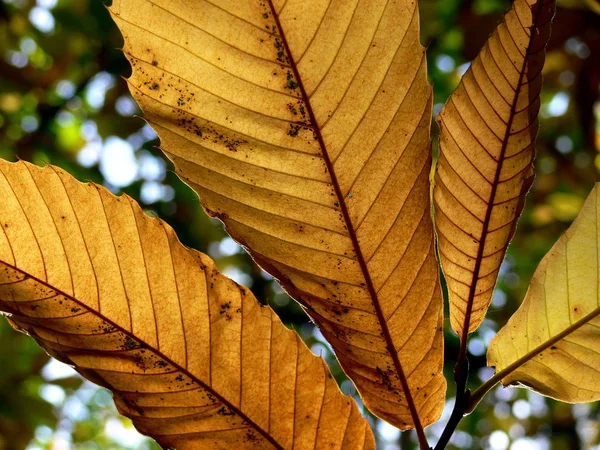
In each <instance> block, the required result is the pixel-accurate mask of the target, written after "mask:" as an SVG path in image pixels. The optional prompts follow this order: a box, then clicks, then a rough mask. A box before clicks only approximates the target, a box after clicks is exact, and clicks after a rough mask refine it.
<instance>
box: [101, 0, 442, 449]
mask: <svg viewBox="0 0 600 450" xmlns="http://www.w3.org/2000/svg"><path fill="white" fill-rule="evenodd" d="M111 12H112V14H113V16H114V19H115V21H116V23H117V25H118V26H119V28H120V29H121V31H122V33H123V36H124V38H125V47H124V52H125V53H126V55H127V56H128V58H129V60H130V61H131V64H132V66H133V74H132V76H131V78H130V79H129V84H130V89H131V92H132V93H133V95H134V97H135V99H136V100H137V101H138V103H139V104H140V106H141V108H142V109H143V111H144V118H145V119H146V120H147V121H148V122H149V123H150V124H151V125H152V126H153V127H154V129H155V130H156V131H157V132H158V134H159V136H160V137H161V147H162V149H163V150H164V151H165V153H166V154H167V155H168V156H169V157H170V158H171V159H172V160H173V162H174V164H175V167H176V172H177V174H179V176H180V177H182V178H183V179H184V181H186V182H187V183H188V184H189V185H190V186H191V187H192V188H193V189H195V190H196V192H198V194H199V196H200V201H201V202H202V204H203V206H204V208H205V209H206V210H207V212H208V213H209V214H210V215H212V216H214V217H218V218H219V219H221V220H222V221H223V222H224V224H225V226H226V228H227V230H228V232H229V233H230V234H231V235H232V237H233V238H234V239H235V240H237V241H238V242H240V243H241V244H242V245H244V246H245V247H246V248H247V249H248V250H249V251H250V253H251V254H252V256H253V257H254V259H255V260H256V261H257V263H258V264H260V265H261V266H262V267H263V268H264V269H265V270H266V271H268V272H270V273H271V274H273V275H274V276H275V277H276V278H277V279H278V280H279V282H280V283H281V284H282V285H283V286H284V288H285V289H286V290H287V291H288V292H289V293H290V295H291V296H292V297H294V298H295V299H296V300H298V301H299V302H300V303H301V304H302V305H303V306H304V307H305V308H306V310H307V312H308V314H309V315H310V316H311V317H312V318H313V319H314V320H315V322H316V323H317V325H318V326H319V328H320V329H321V331H322V332H323V334H324V336H325V337H326V338H327V340H328V341H329V342H330V343H331V344H332V346H333V348H334V349H335V351H336V354H337V356H338V358H339V360H340V363H341V365H342V367H343V368H344V370H345V371H346V373H347V374H348V376H349V377H350V378H352V380H353V381H354V382H355V384H356V386H357V388H358V390H359V391H360V393H361V396H362V397H363V399H364V401H365V403H366V405H367V406H368V407H369V408H370V409H371V411H373V412H374V413H375V414H377V415H378V416H379V417H382V418H384V419H386V420H388V421H390V422H391V423H392V424H394V425H396V426H398V427H400V428H403V429H405V428H408V427H412V426H416V428H417V431H418V432H419V434H420V436H421V437H422V440H421V443H423V439H424V434H423V432H422V426H426V425H428V424H430V423H432V422H434V421H435V420H436V419H437V418H438V417H439V415H440V413H441V411H442V408H443V406H444V394H445V386H446V381H445V379H444V377H443V374H442V365H443V334H442V309H443V305H442V298H441V294H440V287H439V282H438V273H437V264H436V261H435V253H434V246H433V231H432V223H431V220H430V206H429V180H428V176H429V172H430V164H431V161H430V160H431V156H430V138H429V124H430V117H431V98H432V92H431V87H430V86H429V85H428V83H427V78H426V60H425V51H424V49H423V47H422V46H421V45H420V43H419V16H418V9H417V4H416V2H414V1H412V0H410V1H409V0H395V1H390V2H386V1H383V0H378V1H360V2H359V1H356V0H335V1H334V0H332V1H331V2H323V1H320V0H311V1H298V0H295V1H294V0H289V1H287V2H286V1H283V0H279V1H253V2H238V1H236V2H234V1H225V0H221V1H218V2H210V1H201V2H196V1H191V0H188V1H185V0H180V1H166V0H162V1H158V0H152V1H151V0H135V1H133V0H128V1H120V0H117V1H115V2H114V3H113V6H112V7H111Z"/></svg>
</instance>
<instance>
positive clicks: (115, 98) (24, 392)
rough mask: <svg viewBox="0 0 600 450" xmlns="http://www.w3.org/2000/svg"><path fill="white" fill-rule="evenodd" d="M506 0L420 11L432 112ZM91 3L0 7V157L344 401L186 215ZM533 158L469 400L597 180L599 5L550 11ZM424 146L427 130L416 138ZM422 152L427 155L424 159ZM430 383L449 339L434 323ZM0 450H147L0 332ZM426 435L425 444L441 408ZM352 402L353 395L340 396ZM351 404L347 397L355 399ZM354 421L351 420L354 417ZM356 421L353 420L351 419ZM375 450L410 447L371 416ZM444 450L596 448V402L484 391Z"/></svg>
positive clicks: (113, 34)
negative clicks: (233, 301) (206, 275)
mask: <svg viewBox="0 0 600 450" xmlns="http://www.w3.org/2000/svg"><path fill="white" fill-rule="evenodd" d="M509 5H510V2H509V0H420V9H421V22H422V41H423V43H424V44H425V45H427V46H428V58H429V69H430V78H431V82H432V83H433V86H434V90H435V107H434V114H436V113H438V112H439V111H440V109H441V107H442V105H443V103H444V102H445V100H446V98H447V97H448V95H449V94H450V93H451V92H452V91H453V89H454V88H455V87H456V85H457V83H458V81H459V79H460V77H461V75H462V74H463V73H464V72H465V70H466V69H467V68H468V65H469V61H470V60H471V59H473V58H474V57H475V56H476V54H477V52H478V51H479V49H480V48H481V46H482V45H483V43H484V42H485V40H486V39H487V37H488V36H489V34H490V33H491V31H492V30H493V29H494V27H495V25H496V24H497V22H498V20H499V19H500V17H501V15H502V13H503V12H504V11H505V10H506V9H507V8H508V7H509ZM121 46H122V40H121V36H120V34H119V32H118V30H117V29H116V27H115V25H114V23H113V22H112V21H111V19H110V17H109V14H108V12H107V10H106V9H105V7H104V5H103V2H102V1H101V0H37V1H35V0H0V157H1V158H5V159H9V160H15V159H17V158H21V159H24V160H27V161H32V162H34V163H36V164H41V165H43V164H45V163H51V164H55V165H58V166H60V167H63V168H65V169H66V170H68V171H69V172H70V173H71V174H73V175H74V176H75V177H77V178H78V179H80V180H82V181H84V180H93V181H95V182H97V183H101V184H104V185H105V186H107V187H108V188H109V189H110V190H112V191H113V192H115V193H119V192H126V193H127V194H129V195H131V196H132V197H134V198H136V199H137V200H138V201H139V202H140V203H141V204H142V205H143V207H144V208H145V209H146V210H147V211H148V212H149V213H151V214H155V215H157V216H159V217H162V218H163V219H165V220H166V221H167V222H169V223H170V224H171V225H172V226H173V227H174V228H175V229H176V230H177V233H178V234H179V237H180V239H181V241H182V242H183V243H184V244H186V245H188V246H191V247H194V248H196V249H199V250H201V251H203V252H205V253H208V254H209V255H210V256H211V257H213V258H214V259H215V260H216V261H217V263H218V265H219V267H220V269H221V270H222V271H223V272H224V273H225V274H227V275H228V276H230V277H231V278H233V279H235V280H236V281H238V282H239V283H242V284H244V285H246V286H249V287H251V288H252V290H253V291H254V293H255V295H256V296H257V298H258V299H260V300H261V301H263V302H265V303H267V302H268V303H269V304H270V305H271V306H272V307H273V308H274V309H275V310H276V311H277V313H278V314H279V315H280V316H281V318H282V319H283V320H284V322H285V323H286V324H287V325H288V326H289V327H293V328H294V329H296V330H297V331H298V332H299V333H300V334H301V335H302V338H303V339H304V340H305V342H306V343H307V344H308V345H309V347H311V349H312V351H313V352H314V353H315V354H317V355H323V357H324V358H325V359H326V360H327V362H328V363H329V364H330V366H331V367H332V370H333V372H334V374H335V376H336V378H337V380H338V382H339V383H340V386H341V388H342V390H343V391H344V392H345V393H350V394H353V395H355V396H356V394H355V389H354V387H353V385H352V383H351V382H349V381H348V380H347V379H346V378H345V376H344V374H343V373H342V371H341V370H340V369H339V366H338V365H337V362H336V360H335V357H334V356H333V355H332V353H331V351H330V349H329V347H328V345H327V344H326V343H325V342H324V341H323V339H322V336H321V334H320V333H319V332H318V331H317V330H316V329H315V328H314V327H313V326H312V324H310V323H309V322H308V320H307V317H306V315H305V314H304V313H303V311H302V310H301V308H300V307H299V306H298V305H297V304H296V303H295V302H293V301H292V300H290V299H289V297H288V296H287V295H286V294H285V293H284V292H283V291H282V290H281V289H280V288H279V287H278V286H277V285H276V284H275V283H274V282H273V281H272V279H271V277H269V276H268V275H267V274H265V273H264V272H261V271H260V269H258V268H257V267H256V266H255V265H254V264H253V263H252V261H251V260H250V258H249V257H248V256H247V255H246V254H245V253H244V252H243V251H242V250H241V249H240V247H239V246H238V245H237V244H236V243H235V242H234V241H233V240H231V239H230V238H228V237H227V235H226V234H225V233H224V231H223V229H222V227H221V225H220V222H217V221H213V220H211V219H209V218H207V216H206V215H205V214H204V212H203V211H202V209H201V208H200V206H199V204H198V202H197V200H196V197H195V194H193V193H192V192H191V191H190V189H188V188H187V187H186V186H185V185H183V184H182V183H181V182H180V181H179V180H178V179H177V177H176V176H175V175H174V174H173V172H172V167H171V165H170V163H169V162H168V161H166V160H165V159H164V158H163V157H162V155H161V153H160V151H158V150H157V149H156V148H155V146H157V145H158V140H157V139H156V135H155V134H154V132H153V131H152V130H151V129H150V128H149V127H148V126H147V125H145V123H144V122H143V121H142V120H141V119H140V118H137V117H135V115H136V114H139V109H138V108H137V106H136V104H135V103H134V101H133V100H132V99H131V97H130V95H129V92H128V90H127V86H126V83H125V81H124V80H123V79H122V77H127V76H128V75H129V73H130V68H129V65H128V63H127V61H126V60H125V57H124V56H123V54H122V53H121V52H120V51H119V50H117V49H119V48H121ZM544 73H545V84H544V92H543V94H542V105H541V112H540V125H541V129H540V134H539V138H538V144H537V151H538V153H537V159H536V166H537V178H536V181H535V184H534V186H533V188H532V191H531V193H530V195H529V197H528V201H527V205H526V209H525V212H524V213H523V216H522V218H521V220H520V222H519V228H518V230H517V234H516V237H515V239H514V241H513V243H512V245H511V246H510V248H509V252H508V256H507V258H506V262H505V264H504V266H503V268H502V272H501V276H500V279H499V282H498V287H497V289H496V292H495V294H494V298H493V303H492V306H491V309H490V312H489V314H488V318H487V319H486V320H485V322H484V323H483V325H482V326H481V327H480V328H479V330H478V331H477V332H476V333H475V334H473V335H472V337H471V340H470V343H469V352H470V361H471V380H470V383H471V385H472V386H477V385H479V384H481V382H482V381H483V380H486V379H487V378H489V376H490V375H491V372H492V370H491V369H489V368H486V367H485V350H486V347H487V344H488V343H489V341H490V339H491V338H492V337H493V336H494V335H495V333H496V332H497V330H498V329H499V327H501V326H502V325H503V324H504V323H506V321H507V319H508V318H509V317H510V315H511V314H512V313H513V312H514V311H515V309H516V308H517V306H518V305H519V303H520V301H521V299H522V298H523V295H524V293H525V290H526V288H527V285H528V282H529V279H530V277H531V275H532V273H533V271H534V269H535V267H536V266H537V264H538V262H539V260H540V259H541V257H542V256H543V255H544V254H545V253H546V251H547V250H548V249H549V248H550V247H551V246H552V244H553V243H554V242H555V240H556V239H557V237H558V236H559V235H560V233H561V232H563V231H564V230H565V229H566V228H567V227H568V225H569V224H570V222H571V221H572V220H573V219H574V218H575V216H576V214H577V212H578V211H579V208H580V206H581V204H582V202H583V200H584V199H585V197H586V195H587V193H588V192H589V191H590V189H591V188H592V186H593V185H594V183H595V182H596V181H597V179H598V173H599V170H600V99H599V97H600V4H599V3H596V0H559V1H558V11H557V15H556V20H555V25H554V26H553V34H552V39H551V41H550V44H549V47H548V56H547V61H546V67H545V71H544ZM432 133H433V136H434V138H435V137H436V136H437V129H436V128H435V126H434V127H433V129H432ZM436 147H437V142H435V140H434V150H435V151H436V152H437V148H436ZM446 343H447V344H446V354H447V356H446V361H447V363H446V368H445V370H446V375H447V378H448V380H449V381H450V380H452V370H453V366H454V360H455V356H456V353H457V350H458V339H457V337H456V336H455V335H454V334H453V333H452V332H451V331H450V328H449V325H448V321H446ZM0 367H1V368H2V369H1V370H0V450H21V449H28V450H39V449H52V450H63V449H82V450H83V449H86V450H87V449H90V450H92V449H102V450H104V449H141V450H143V449H156V448H158V446H157V445H156V444H155V443H154V442H153V441H151V440H149V439H147V438H145V437H143V436H140V435H139V434H138V433H137V432H136V431H135V429H134V428H133V427H132V425H131V423H130V422H129V421H128V420H127V419H125V418H123V417H120V416H119V415H118V414H117V413H116V412H115V409H114V406H113V403H112V399H111V395H110V392H108V391H105V390H103V389H100V388H97V387H95V385H93V384H91V383H88V382H85V381H83V380H82V379H81V378H80V377H79V376H77V374H76V373H75V372H74V371H73V370H72V369H71V368H69V367H68V366H65V365H63V364H61V363H58V362H56V361H53V360H51V359H49V357H48V356H47V355H46V354H45V353H44V352H43V351H42V350H41V349H40V348H39V347H38V346H37V344H35V342H34V341H33V340H32V339H30V338H28V337H27V336H25V335H22V334H20V333H17V332H15V331H13V330H12V328H11V327H10V326H9V325H8V323H7V322H6V321H4V320H1V321H0ZM453 396H454V392H453V386H452V383H451V382H449V391H448V399H447V400H448V402H447V405H446V406H447V407H446V410H445V412H444V416H443V418H442V420H441V422H440V423H439V424H436V425H434V426H432V427H429V428H428V429H427V433H428V434H429V436H430V441H431V442H432V443H435V442H436V441H437V437H438V436H439V435H440V433H441V430H442V428H443V426H444V424H445V420H446V419H447V417H448V416H449V412H450V408H451V406H452V403H453ZM356 397H357V396H356ZM357 400H358V401H359V402H360V399H359V398H358V397H357ZM363 411H364V408H363ZM364 413H365V414H366V415H367V414H368V413H367V412H366V411H364ZM371 420H372V423H373V426H374V429H375V430H376V434H377V439H378V448H380V449H385V450H392V449H398V448H402V449H411V448H416V443H415V439H414V436H413V434H412V433H404V434H403V435H402V436H400V433H399V431H398V430H397V429H395V428H393V427H391V426H390V425H387V424H385V423H384V422H381V421H378V420H376V419H374V418H371ZM450 448H484V449H493V450H505V449H511V450H525V449H553V450H554V449H579V448H597V449H600V412H599V408H598V404H584V405H567V404H562V403H556V402H554V401H551V400H548V399H545V398H543V397H541V396H539V395H536V394H533V393H531V392H528V391H525V390H520V389H500V388H497V389H494V390H493V391H492V392H491V393H490V394H489V395H488V397H487V398H485V399H484V400H483V402H482V403H481V404H480V405H479V407H478V408H477V409H476V411H475V412H474V413H473V414H471V415H470V416H468V417H467V418H465V419H464V420H463V422H462V424H461V425H460V427H459V430H458V431H457V432H456V433H455V435H454V437H453V439H452V441H451V445H450Z"/></svg>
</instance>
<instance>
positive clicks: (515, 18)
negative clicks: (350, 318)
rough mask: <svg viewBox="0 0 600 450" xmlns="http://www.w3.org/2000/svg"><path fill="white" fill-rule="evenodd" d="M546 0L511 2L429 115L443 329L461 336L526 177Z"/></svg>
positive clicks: (483, 307)
mask: <svg viewBox="0 0 600 450" xmlns="http://www.w3.org/2000/svg"><path fill="white" fill-rule="evenodd" d="M553 14H554V1H553V0H515V2H514V3H513V5H512V8H511V9H510V11H509V12H508V13H507V14H506V15H505V16H504V18H503V20H502V23H500V24H499V25H498V27H497V29H496V31H495V32H494V34H493V35H492V36H491V37H490V38H489V40H488V42H487V43H486V44H485V46H484V48H483V50H481V52H480V54H479V55H478V56H477V58H476V59H475V60H474V61H473V63H472V64H471V66H470V67H469V70H467V72H466V73H465V75H464V76H463V78H462V80H461V82H460V84H459V86H458V88H457V89H456V91H455V92H454V93H453V94H452V96H451V97H450V99H449V100H448V103H447V104H446V106H445V107H444V109H443V110H442V112H441V113H440V114H439V116H438V123H439V125H440V129H441V135H440V156H439V160H438V163H437V169H436V174H435V187H434V204H435V217H436V229H437V235H438V246H439V255H440V260H441V264H442V269H443V271H444V276H445V278H446V281H447V283H448V292H449V297H450V320H451V325H452V328H453V329H454V330H455V331H456V332H457V333H458V334H459V336H461V339H463V340H464V339H465V338H466V336H467V334H468V333H470V332H472V331H474V330H476V329H477V327H478V326H479V324H480V323H481V321H482V320H483V318H484V317H485V313H486V311H487V309H488V306H489V304H490V301H491V298H492V291H493V289H494V286H495V284H496V278H497V277H498V270H499V269H500V265H501V264H502V261H503V259H504V254H505V252H506V248H507V246H508V243H509V241H510V239H511V238H512V236H513V234H514V231H515V227H516V224H517V219H518V218H519V216H520V215H521V211H522V210H523V205H524V203H525V195H526V194H527V191H528V190H529V187H530V186H531V183H532V182H533V176H534V168H533V158H534V154H535V137H536V135H537V130H538V120H537V115H538V111H539V106H540V90H541V87H542V76H541V72H542V67H543V65H544V58H545V46H546V43H547V41H548V37H549V35H550V22H551V20H552V16H553Z"/></svg>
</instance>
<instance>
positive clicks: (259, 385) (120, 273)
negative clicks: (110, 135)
mask: <svg viewBox="0 0 600 450" xmlns="http://www.w3.org/2000/svg"><path fill="white" fill-rule="evenodd" d="M0 229H1V230H2V231H0V310H2V311H4V312H5V313H8V314H9V317H10V319H9V320H10V321H11V323H12V324H13V326H15V327H16V328H18V329H20V330H22V331H24V332H26V333H28V334H29V335H31V336H32V337H34V338H35V339H36V340H37V341H38V343H40V345H42V346H43V347H44V348H45V349H46V350H47V351H48V352H49V353H50V354H51V355H53V356H54V357H56V358H57V359H59V360H61V361H63V362H66V363H68V364H71V365H73V366H75V367H76V368H77V370H78V371H79V372H80V373H81V374H82V375H84V376H85V377H87V378H89V379H90V380H92V381H94V382H96V383H98V384H100V385H102V386H105V387H107V388H109V389H111V390H112V391H113V393H114V398H115V402H116V404H117V407H118V409H119V411H120V412H121V413H122V414H124V415H126V416H128V417H130V418H131V419H132V420H133V422H134V424H135V426H136V427H137V428H138V430H140V431H141V432H142V433H145V434H148V435H150V436H152V437H153V438H155V439H156V440H157V441H158V442H159V443H160V444H161V445H162V446H164V447H176V448H178V449H180V450H187V449H222V448H236V449H237V448H276V449H283V448H302V449H313V448H344V449H345V448H355V449H363V448H367V449H373V448H374V441H373V436H372V433H371V430H370V428H369V425H368V422H367V421H366V420H364V419H363V418H362V417H361V415H360V412H359V411H358V408H357V407H356V404H355V403H354V401H353V400H352V399H350V398H348V397H346V396H344V395H342V393H341V392H340V390H339V388H338V387H337V385H336V382H335V380H334V379H333V378H332V376H331V374H330V373H329V370H328V369H327V367H326V365H325V363H324V362H323V360H322V359H320V358H317V357H316V356H314V355H313V354H312V353H311V352H310V351H309V349H308V348H307V347H306V346H305V345H304V344H303V343H302V341H301V340H300V338H299V337H298V335H297V334H296V333H294V332H292V331H290V330H288V329H287V328H286V327H285V326H284V325H283V324H282V323H281V322H280V321H279V319H278V318H277V316H276V315H275V314H274V313H273V311H272V310H271V309H270V308H268V307H261V306H260V305H259V303H258V302H257V301H256V300H255V298H254V297H253V295H252V293H251V292H250V291H249V290H248V289H246V288H244V287H241V286H239V285H237V284H236V283H234V282H233V281H231V280H230V279H228V278H226V277H225V276H223V275H221V274H220V273H219V272H218V270H217V268H216V267H215V264H214V263H213V261H212V260H211V259H210V258H208V257H207V256H206V255H203V254H201V253H199V252H196V251H194V250H190V249H187V248H185V247H184V246H183V245H182V244H181V243H180V242H179V241H178V240H177V237H176V236H175V233H174V231H173V230H172V229H171V228H170V227H168V226H167V225H165V224H164V223H163V222H162V221H160V220H158V219H152V218H150V217H148V216H147V215H145V214H144V213H143V211H142V210H141V209H140V207H139V206H138V205H137V204H136V203H135V202H134V201H133V200H132V199H131V198H129V197H127V196H122V197H115V196H113V195H112V194H110V193H109V192H108V191H107V190H106V189H104V188H102V187H99V186H97V185H94V184H82V183H79V182H77V181H76V180H75V179H74V178H72V177H71V176H70V175H68V174H67V173H66V172H64V171H62V170H60V169H57V168H54V167H52V166H48V167H46V168H44V169H41V168H39V167H36V166H32V165H30V164H28V163H22V162H21V163H7V162H6V161H1V160H0Z"/></svg>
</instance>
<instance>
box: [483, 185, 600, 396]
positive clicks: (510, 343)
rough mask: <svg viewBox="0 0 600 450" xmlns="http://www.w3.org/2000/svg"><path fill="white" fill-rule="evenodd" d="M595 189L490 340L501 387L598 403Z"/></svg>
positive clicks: (599, 191)
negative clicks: (515, 386) (519, 386)
mask: <svg viewBox="0 0 600 450" xmlns="http://www.w3.org/2000/svg"><path fill="white" fill-rule="evenodd" d="M599 214H600V184H596V187H595V188H594V190H593V191H592V192H591V194H590V195H589V196H588V198H587V200H586V201H585V203H584V205H583V207H582V208H581V211H580V213H579V215H578V217H577V219H576V220H575V222H573V224H572V225H571V227H570V228H569V229H568V230H567V231H566V232H565V233H564V234H563V235H562V236H561V238H560V239H559V240H558V242H556V244H554V246H553V247H552V249H550V251H549V252H548V254H547V255H546V256H545V257H544V258H543V259H542V262H541V263H540V265H539V266H538V268H537V270H536V271H535V274H534V275H533V278H532V280H531V284H530V285H529V289H528V291H527V294H526V295H525V300H523V303H522V304H521V306H520V307H519V309H518V310H517V312H516V313H515V314H514V315H513V316H512V317H511V318H510V320H509V321H508V323H507V324H506V325H505V326H504V327H503V328H502V329H501V330H500V332H499V333H498V334H497V335H496V337H494V339H492V342H491V343H490V347H489V350H488V356H487V357H488V365H490V366H495V367H496V372H497V375H498V377H502V384H504V385H505V386H506V385H509V384H522V385H525V386H529V387H530V388H532V389H533V390H535V391H537V392H539V393H541V394H544V395H547V396H550V397H553V398H556V399H558V400H562V401H565V402H571V403H574V402H591V401H596V400H600V372H599V368H600V353H599V352H598V349H599V348H600V317H599V316H600V288H599V286H600V284H599V283H600V282H599V279H600V263H599V253H600V231H599V229H598V221H599V220H600V215H599Z"/></svg>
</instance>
